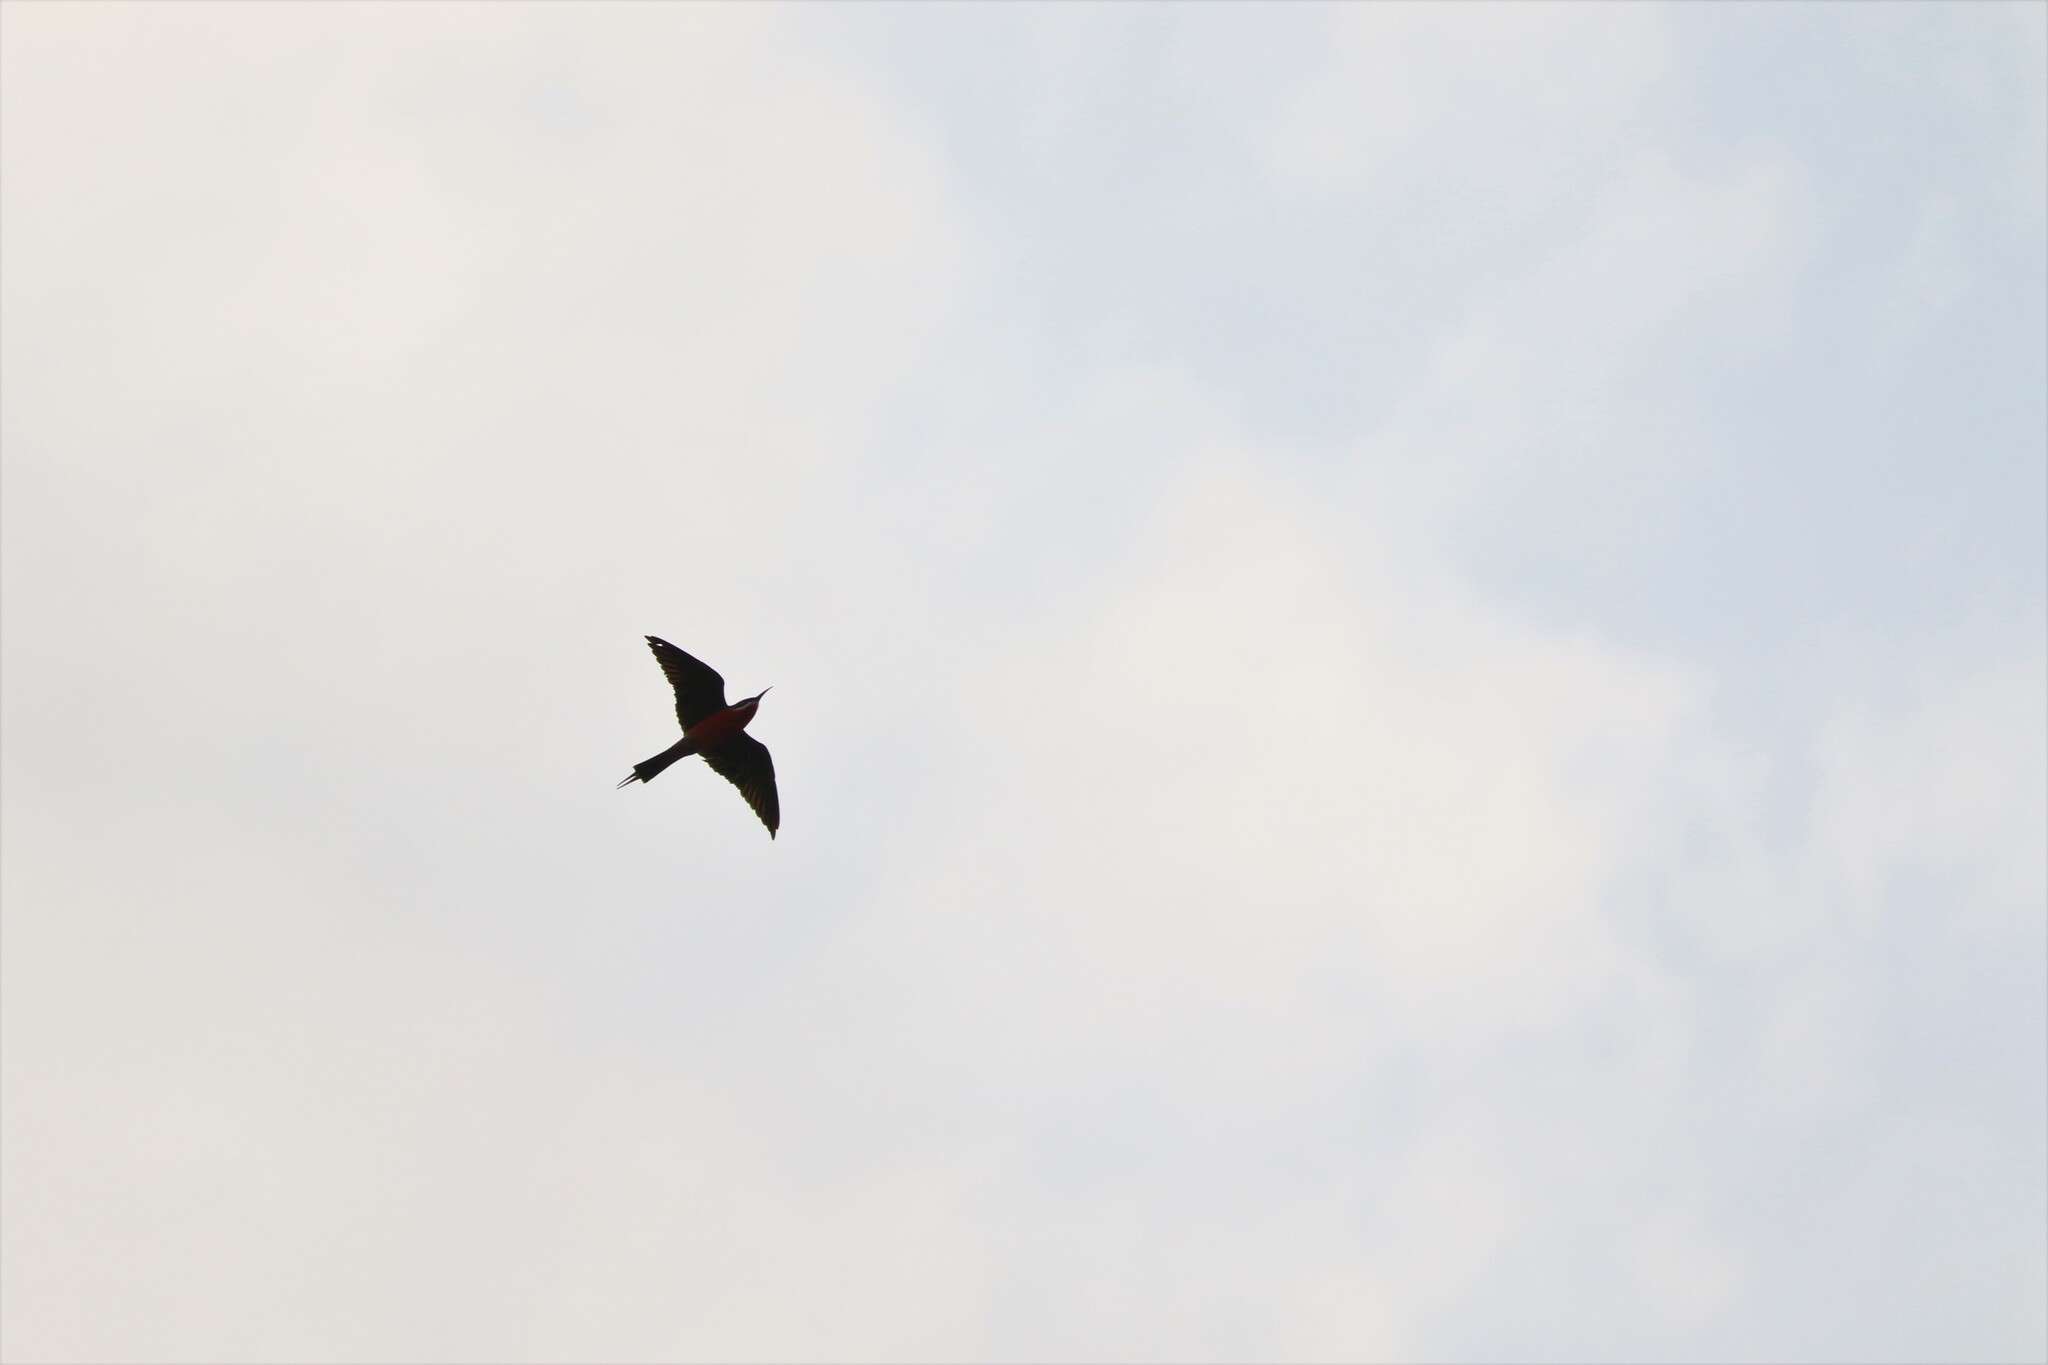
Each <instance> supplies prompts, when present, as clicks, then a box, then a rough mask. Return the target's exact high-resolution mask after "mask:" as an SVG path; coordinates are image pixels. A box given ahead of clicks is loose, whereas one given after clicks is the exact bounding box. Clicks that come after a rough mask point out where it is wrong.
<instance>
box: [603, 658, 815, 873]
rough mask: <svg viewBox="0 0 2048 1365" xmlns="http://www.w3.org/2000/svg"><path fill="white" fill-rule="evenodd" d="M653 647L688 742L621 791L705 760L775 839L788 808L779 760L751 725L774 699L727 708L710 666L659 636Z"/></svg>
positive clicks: (630, 777)
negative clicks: (778, 782)
mask: <svg viewBox="0 0 2048 1365" xmlns="http://www.w3.org/2000/svg"><path fill="white" fill-rule="evenodd" d="M647 647H648V648H649V649H651V650H653V651H654V660H655V662H656V663H658V664H660V665H661V671H662V672H663V673H664V674H666V675H667V677H668V685H669V686H670V687H673V688H674V689H675V690H676V719H677V720H679V721H681V722H682V724H683V737H682V738H681V739H679V740H677V741H676V742H675V743H673V744H671V745H669V746H668V747H667V748H666V749H663V750H662V751H661V752H660V753H658V754H656V755H655V756H654V757H653V758H650V759H648V760H647V761H646V762H645V763H635V764H634V765H633V771H632V772H630V773H627V774H626V777H625V780H624V781H622V782H620V783H619V785H620V786H621V787H623V786H625V785H626V784H627V783H629V782H652V781H653V780H654V779H655V778H656V777H657V776H659V775H660V773H661V770H662V769H663V768H666V767H667V766H668V765H669V764H671V763H673V762H675V761H676V760H677V759H679V758H688V757H689V756H690V755H691V754H702V755H704V761H705V762H706V763H709V764H710V765H711V770H712V771H713V772H715V773H717V774H718V775H719V776H720V777H722V778H724V779H725V780H726V781H728V782H730V783H732V784H733V785H734V786H735V787H738V788H739V789H740V795H741V796H744V797H746V798H747V804H748V805H750V806H752V807H753V808H754V814H756V815H758V816H760V817H761V823H762V824H764V825H766V826H768V837H769V838H770V839H773V838H774V837H775V830H776V827H777V826H779V825H780V824H781V823H782V803H781V802H780V801H778V800H777V799H776V796H775V760H774V759H772V758H770V757H768V746H767V745H765V744H763V743H762V742H761V741H760V740H758V739H755V738H754V737H753V736H752V735H750V734H748V733H747V722H748V721H750V720H752V719H753V718H754V712H755V711H757V710H759V709H760V707H761V698H763V697H765V696H767V695H768V691H769V689H768V688H765V687H764V688H762V689H761V690H760V691H759V692H756V693H755V694H754V695H753V696H751V697H748V698H747V699H746V700H745V701H736V702H734V703H733V704H732V705H731V706H727V705H726V704H725V679H723V678H721V677H719V676H718V672H717V670H715V669H713V668H712V667H711V666H710V665H709V664H706V663H703V662H701V661H699V660H697V659H693V658H691V657H690V656H689V655H687V654H685V653H683V651H681V650H680V649H677V648H676V647H675V646H674V645H672V644H670V643H669V642H668V641H666V640H664V639H662V638H660V637H659V636H655V635H650V636H648V637H647Z"/></svg>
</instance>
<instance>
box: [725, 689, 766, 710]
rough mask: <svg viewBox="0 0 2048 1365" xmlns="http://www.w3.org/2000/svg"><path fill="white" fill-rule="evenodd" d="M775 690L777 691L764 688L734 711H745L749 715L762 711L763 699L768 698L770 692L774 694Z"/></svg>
mask: <svg viewBox="0 0 2048 1365" xmlns="http://www.w3.org/2000/svg"><path fill="white" fill-rule="evenodd" d="M774 690H775V689H774V688H773V687H764V688H762V689H761V690H760V691H759V692H756V693H755V694H754V695H753V696H751V697H748V698H747V699H746V700H745V701H743V702H741V703H740V704H739V706H738V707H735V708H734V709H735V710H745V711H746V712H747V714H749V715H752V714H753V713H754V712H756V711H758V710H760V709H761V698H763V697H765V696H767V695H768V694H769V693H770V692H773V691H774Z"/></svg>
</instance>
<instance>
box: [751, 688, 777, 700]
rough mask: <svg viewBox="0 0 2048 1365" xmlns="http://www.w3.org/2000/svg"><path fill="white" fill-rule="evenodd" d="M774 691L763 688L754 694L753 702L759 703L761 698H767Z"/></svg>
mask: <svg viewBox="0 0 2048 1365" xmlns="http://www.w3.org/2000/svg"><path fill="white" fill-rule="evenodd" d="M774 690H775V689H774V688H773V687H764V688H762V689H761V690H760V691H759V692H756V693H755V694H754V700H755V701H759V700H761V698H763V697H765V696H767V695H768V694H769V693H770V692H773V691H774Z"/></svg>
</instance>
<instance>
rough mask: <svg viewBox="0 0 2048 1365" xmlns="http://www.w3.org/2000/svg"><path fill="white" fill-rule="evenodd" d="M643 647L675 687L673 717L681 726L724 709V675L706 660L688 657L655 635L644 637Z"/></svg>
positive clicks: (687, 726)
mask: <svg viewBox="0 0 2048 1365" xmlns="http://www.w3.org/2000/svg"><path fill="white" fill-rule="evenodd" d="M647 647H648V648H649V649H651V650H653V651H654V660H655V662H656V663H658V664H660V665H661V671H662V672H663V673H664V674H666V675H667V677H668V685H669V686H670V687H673V688H674V689H675V690H676V719H677V720H679V721H681V722H682V723H683V728H684V729H685V730H687V729H689V728H690V727H691V726H692V725H695V724H696V723H697V722H698V721H700V720H702V719H704V717H706V716H708V715H711V714H712V713H713V712H716V711H723V710H724V709H725V679H723V678H721V677H719V676H718V671H717V670H716V669H714V668H712V667H711V665H710V664H707V663H705V662H703V661H702V660H701V659H693V658H691V657H690V656H689V655H687V654H685V653H683V651H681V650H680V649H677V648H676V647H675V646H674V645H672V644H670V643H669V642H668V641H666V640H664V639H662V638H661V637H660V636H658V635H650V636H648V637H647Z"/></svg>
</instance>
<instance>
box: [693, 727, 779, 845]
mask: <svg viewBox="0 0 2048 1365" xmlns="http://www.w3.org/2000/svg"><path fill="white" fill-rule="evenodd" d="M704 761H705V762H706V763H709V764H710V765H711V770H712V771H713V772H715V773H717V774H718V775H719V776H720V777H722V778H724V779H725V780H726V781H728V782H730V783H732V784H733V785H734V786H735V787H738V788H739V789H740V795H741V796H744V797H746V798H747V804H748V805H750V806H752V807H753V808H754V814H756V815H758V816H760V817H761V823H762V824H764V825H766V826H768V837H769V838H771V839H773V838H774V837H775V831H776V829H777V828H778V827H780V826H781V824H782V802H781V801H779V800H777V799H776V796H775V760H774V759H772V758H770V757H768V746H767V745H765V744H763V743H762V742H761V741H760V740H758V739H755V738H754V737H753V736H752V735H750V734H747V733H746V732H744V731H742V732H741V733H739V734H736V735H734V736H733V737H732V738H731V739H729V740H727V741H725V743H723V744H721V745H719V746H718V747H717V748H715V749H707V750H705V751H704Z"/></svg>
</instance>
